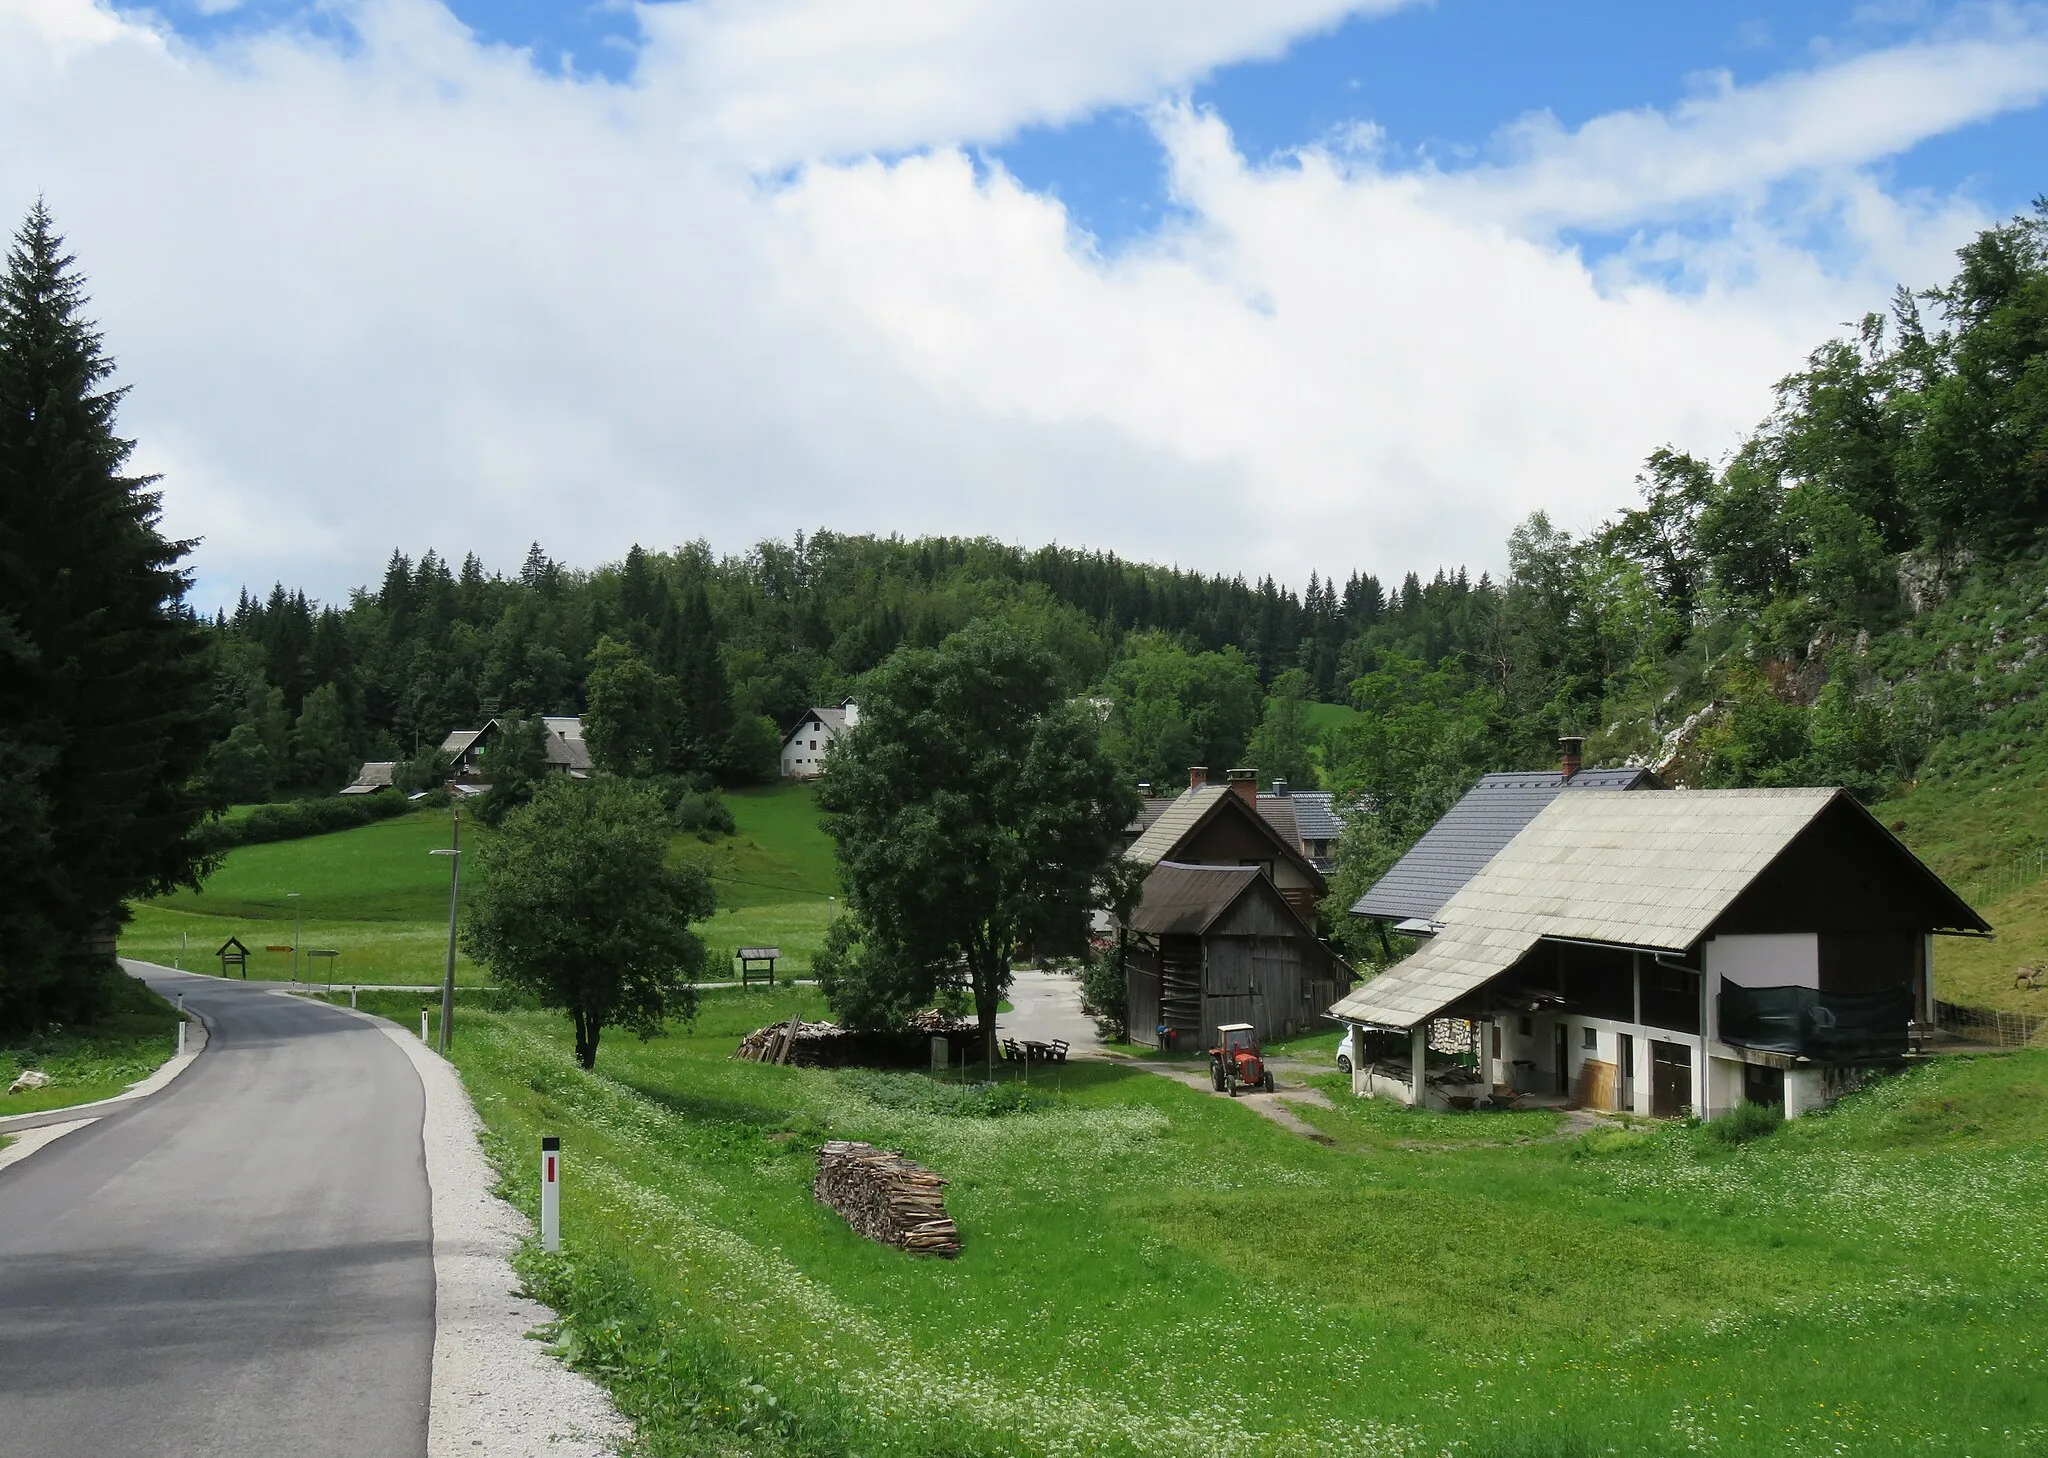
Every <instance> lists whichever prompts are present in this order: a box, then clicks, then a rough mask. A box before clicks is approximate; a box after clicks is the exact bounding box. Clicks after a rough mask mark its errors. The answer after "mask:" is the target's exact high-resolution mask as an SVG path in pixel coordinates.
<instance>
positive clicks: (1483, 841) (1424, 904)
mask: <svg viewBox="0 0 2048 1458" xmlns="http://www.w3.org/2000/svg"><path fill="white" fill-rule="evenodd" d="M1663 787H1664V785H1663V781H1661V780H1659V779H1658V778H1657V777H1656V776H1655V775H1654V774H1652V773H1651V772H1650V771H1648V770H1646V769H1587V770H1580V771H1579V772H1578V773H1577V774H1575V775H1573V776H1572V777H1571V779H1570V780H1569V781H1567V780H1566V779H1565V777H1564V774H1563V772H1562V771H1559V770H1530V771H1511V772H1509V773H1505V774H1491V775H1482V776H1480V779H1479V783H1477V784H1476V785H1474V786H1473V787H1472V788H1471V789H1469V790H1467V791H1466V792H1465V795H1464V798H1463V799H1461V800H1459V801H1458V803H1457V804H1455V805H1453V806H1452V807H1451V808H1450V809H1449V810H1447V811H1445V812H1444V817H1443V819H1441V820H1439V821H1437V823H1436V824H1434V825H1432V826H1431V827H1430V828H1429V829H1428V830H1427V831H1425V832H1424V833H1423V836H1422V839H1420V840H1418V841H1416V842H1415V844H1414V845H1412V846H1410V847H1409V848H1408V853H1407V854H1406V855H1404V856H1402V857H1401V859H1400V860H1398V861H1396V862H1394V864H1393V866H1392V868H1391V869H1389V870H1388V872H1387V873H1386V875H1384V876H1382V877H1380V879H1379V880H1378V881H1377V882H1375V883H1374V884H1373V887H1372V889H1371V890H1369V891H1367V892H1366V893H1365V895H1363V896H1361V897H1359V898H1358V901H1357V902H1356V904H1354V905H1353V906H1352V908H1351V914H1352V915H1353V916H1376V917H1383V918H1385V919H1386V920H1388V921H1405V920H1407V919H1408V918H1410V917H1417V918H1420V919H1422V920H1424V921H1436V920H1440V919H1441V918H1440V917H1439V915H1438V913H1439V912H1441V911H1442V910H1443V908H1444V905H1445V903H1447V902H1448V901H1449V900H1450V899H1451V898H1452V897H1453V896H1455V895H1457V894H1458V891H1459V889H1460V888H1462V887H1463V886H1464V885H1465V883H1466V882H1467V881H1470V880H1471V879H1472V878H1473V877H1474V876H1475V875H1477V874H1478V873H1479V868H1480V867H1481V866H1483V865H1485V864H1486V863H1487V862H1488V861H1490V860H1492V859H1493V857H1494V856H1495V855H1496V854H1497V853H1498V852H1499V851H1500V849H1501V847H1503V846H1505V845H1506V844H1507V843H1508V842H1509V841H1511V840H1513V839H1514V838H1515V837H1516V835H1518V834H1520V833H1521V831H1522V828H1523V827H1524V826H1526V825H1528V824H1529V823H1530V822H1531V821H1533V820H1534V819H1535V818H1536V817H1537V816H1538V815H1540V814H1541V813H1542V812H1543V808H1544V807H1545V806H1546V805H1548V804H1550V802H1551V801H1553V800H1555V799H1557V798H1558V796H1560V795H1562V794H1563V793H1564V792H1565V791H1566V790H1568V789H1569V790H1635V789H1662V788H1663Z"/></svg>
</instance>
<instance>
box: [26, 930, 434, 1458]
mask: <svg viewBox="0 0 2048 1458" xmlns="http://www.w3.org/2000/svg"><path fill="white" fill-rule="evenodd" d="M144 970H145V971H146V973H147V980H148V981H149V983H150V985H151V986H153V987H155V988H156V989H157V990H158V991H159V992H164V993H165V994H166V995H169V994H172V993H175V992H179V991H182V992H184V993H185V996H186V1004H187V1006H189V1007H192V1008H195V1009H197V1010H198V1011H199V1012H200V1013H201V1014H202V1015H203V1016H204V1017H205V1018H206V1019H207V1021H208V1022H209V1024H210V1025H211V1033H210V1037H209V1041H208V1044H207V1048H206V1051H205V1052H204V1053H202V1054H201V1055H200V1057H199V1059H198V1060H197V1061H196V1062H195V1063H194V1064H193V1065H192V1066H191V1067H190V1068H189V1069H187V1070H186V1071H185V1073H184V1074H183V1075H182V1076H181V1077H179V1078H178V1079H177V1081H176V1082H174V1083H173V1084H172V1085H171V1086H170V1087H169V1088H168V1089H166V1090H164V1091H163V1092H162V1093H160V1094H158V1095H156V1096H155V1097H153V1098H150V1099H147V1100H144V1101H143V1102H141V1103H139V1104H135V1105H130V1106H128V1107H125V1108H121V1109H118V1110H117V1111H115V1112H114V1113H111V1114H108V1115H107V1116H105V1117H104V1118H102V1119H100V1120H99V1122H97V1123H95V1124H93V1125H91V1126H90V1127H88V1128H84V1129H80V1130H78V1131H76V1132H75V1133H72V1134H69V1135H67V1136H65V1137H64V1138H62V1139H59V1140H58V1141H57V1142H55V1143H54V1144H51V1145H50V1146H49V1147H48V1148H46V1149H43V1150H41V1151H39V1152H38V1153H36V1154H34V1155H31V1156H30V1157H29V1158H27V1159H25V1160H23V1161H22V1162H20V1163H19V1164H16V1165H14V1166H12V1167H10V1168H8V1169H6V1170H0V1458H72V1455H78V1458H117V1455H118V1458H129V1455H133V1458H146V1455H155V1454H163V1455H179V1458H184V1455H197V1454H205V1455H211V1458H236V1455H251V1458H254V1455H262V1458H285V1455H291V1458H324V1455H328V1454H333V1455H337V1458H339V1455H348V1458H363V1455H376V1458H384V1455H394V1458H399V1455H424V1454H425V1453H426V1448H427V1404H428V1383H429V1379H430V1376H431V1370H430V1367H431V1362H432V1357H433V1347H434V1266H433V1225H432V1216H431V1207H430V1204H429V1198H428V1189H427V1175H426V1161H425V1155H424V1152H423V1150H422V1147H421V1142H420V1121H421V1116H422V1112H423V1108H422V1095H421V1091H420V1082H419V1076H418V1075H417V1074H416V1073H414V1072H413V1069H412V1066H411V1064H410V1063H409V1062H408V1061H407V1060H406V1058H405V1056H404V1054H403V1053H401V1052H400V1051H399V1049H398V1048H396V1047H395V1046H393V1045H392V1043H391V1042H390V1040H389V1039H387V1038H386V1037H384V1035H383V1034H381V1033H380V1032H379V1031H378V1030H377V1029H376V1028H374V1027H372V1026H370V1025H369V1024H367V1023H365V1022H362V1021H360V1020H358V1019H355V1018H351V1017H349V1016H348V1015H347V1014H346V1013H342V1012H339V1011H336V1010H335V1009H332V1008H325V1007H321V1006H318V1005H315V1004H309V1003H306V1002H303V1001H300V1000H299V999H296V998H287V997H281V996H277V995H275V994H272V993H271V992H269V991H268V990H267V989H265V988H264V987H263V986H262V985H261V984H257V985H254V986H249V985H244V984H239V983H237V984H229V983H224V982H222V981H221V980H220V979H218V978H211V977H193V976H189V975H180V974H178V973H176V972H172V971H169V970H168V969H155V968H148V969H144Z"/></svg>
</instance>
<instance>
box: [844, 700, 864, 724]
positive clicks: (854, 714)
mask: <svg viewBox="0 0 2048 1458" xmlns="http://www.w3.org/2000/svg"><path fill="white" fill-rule="evenodd" d="M839 707H840V708H841V709H843V710H845V711H846V727H847V728H849V729H853V728H857V727H858V726H859V724H860V705H859V704H856V703H855V702H854V701H853V700H852V699H841V700H840V701H839Z"/></svg>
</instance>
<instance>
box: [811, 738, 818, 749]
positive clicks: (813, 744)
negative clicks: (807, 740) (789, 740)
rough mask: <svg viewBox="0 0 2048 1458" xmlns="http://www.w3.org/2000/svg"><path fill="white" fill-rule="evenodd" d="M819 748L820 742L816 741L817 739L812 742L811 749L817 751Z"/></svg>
mask: <svg viewBox="0 0 2048 1458" xmlns="http://www.w3.org/2000/svg"><path fill="white" fill-rule="evenodd" d="M817 747H818V741H817V740H815V739H813V740H812V741H811V748H813V749H816V748H817Z"/></svg>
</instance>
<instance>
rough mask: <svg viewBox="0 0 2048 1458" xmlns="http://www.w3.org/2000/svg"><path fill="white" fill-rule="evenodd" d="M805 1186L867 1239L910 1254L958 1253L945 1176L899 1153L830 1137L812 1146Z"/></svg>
mask: <svg viewBox="0 0 2048 1458" xmlns="http://www.w3.org/2000/svg"><path fill="white" fill-rule="evenodd" d="M811 1190H812V1192H813V1193H814V1194H816V1195H817V1197H818V1201H819V1203H821V1204H824V1205H829V1206H831V1207H832V1208H833V1209H834V1210H837V1211H838V1212H839V1213H840V1214H841V1215H843V1216H845V1217H846V1223H847V1224H848V1225H851V1226H852V1227H853V1229H854V1232H855V1233H856V1234H859V1235H864V1236H866V1237H867V1238H868V1239H869V1240H878V1241H880V1242H882V1243H883V1244H884V1245H895V1246H901V1247H902V1248H903V1249H904V1250H907V1251H909V1252H910V1253H911V1254H912V1255H935V1256H946V1257H952V1256H956V1255H958V1254H960V1229H959V1227H958V1226H956V1225H955V1224H954V1223H953V1219H952V1217H951V1216H949V1215H948V1214H947V1213H946V1198H945V1190H946V1180H945V1178H944V1177H943V1176H941V1175H936V1174H933V1173H932V1172H931V1171H930V1170H928V1169H926V1168H925V1167H924V1166H923V1165H921V1164H913V1163H912V1162H911V1161H910V1160H907V1159H905V1158H904V1157H903V1156H902V1155H900V1154H896V1153H893V1152H892V1151H890V1150H887V1149H877V1148H875V1146H874V1145H872V1144H859V1143H856V1142H854V1141H852V1140H848V1139H834V1140H832V1141H831V1142H830V1143H828V1144H826V1145H825V1146H824V1147H822V1148H821V1149H819V1151H818V1178H817V1179H816V1181H814V1182H813V1183H812V1185H811Z"/></svg>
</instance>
